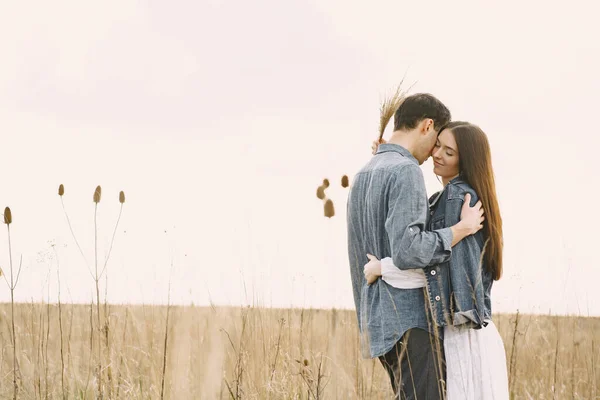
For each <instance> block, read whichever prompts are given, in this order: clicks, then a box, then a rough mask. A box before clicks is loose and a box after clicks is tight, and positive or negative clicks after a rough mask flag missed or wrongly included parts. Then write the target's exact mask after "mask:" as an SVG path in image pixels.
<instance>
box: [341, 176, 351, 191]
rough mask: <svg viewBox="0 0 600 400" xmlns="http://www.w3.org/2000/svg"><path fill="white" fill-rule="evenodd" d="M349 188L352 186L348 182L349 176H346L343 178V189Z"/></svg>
mask: <svg viewBox="0 0 600 400" xmlns="http://www.w3.org/2000/svg"><path fill="white" fill-rule="evenodd" d="M348 186H350V183H349V182H348V175H344V176H342V187H343V188H347V187H348Z"/></svg>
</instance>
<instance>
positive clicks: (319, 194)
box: [317, 186, 325, 200]
mask: <svg viewBox="0 0 600 400" xmlns="http://www.w3.org/2000/svg"><path fill="white" fill-rule="evenodd" d="M317 198H319V200H324V199H325V188H324V187H323V186H319V187H318V188H317Z"/></svg>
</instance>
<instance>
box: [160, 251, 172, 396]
mask: <svg viewBox="0 0 600 400" xmlns="http://www.w3.org/2000/svg"><path fill="white" fill-rule="evenodd" d="M171 269H173V263H172V262H171ZM170 311H171V277H170V276H169V289H168V294H167V321H166V324H165V341H164V347H163V365H162V377H161V382H160V398H161V400H162V399H164V398H165V374H166V372H167V344H168V340H169V312H170Z"/></svg>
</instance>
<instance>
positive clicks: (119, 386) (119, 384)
mask: <svg viewBox="0 0 600 400" xmlns="http://www.w3.org/2000/svg"><path fill="white" fill-rule="evenodd" d="M128 313H129V309H128V308H126V309H125V324H124V325H123V339H122V340H121V343H123V344H125V343H127V342H126V341H125V339H126V333H127V315H128ZM123 360H124V357H123V352H122V351H121V357H120V360H119V374H118V375H117V395H116V398H117V399H118V398H119V392H120V390H121V376H122V373H121V371H122V370H123Z"/></svg>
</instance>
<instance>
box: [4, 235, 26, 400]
mask: <svg viewBox="0 0 600 400" xmlns="http://www.w3.org/2000/svg"><path fill="white" fill-rule="evenodd" d="M6 228H7V230H8V258H9V266H10V285H9V289H10V323H11V331H12V350H13V400H16V399H17V396H18V393H19V385H18V383H17V335H16V329H15V288H16V287H17V284H18V283H19V277H20V275H21V268H22V266H23V256H21V261H20V262H19V269H18V271H17V277H16V279H15V276H14V270H13V259H12V243H11V238H10V224H6ZM7 283H8V282H7Z"/></svg>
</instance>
